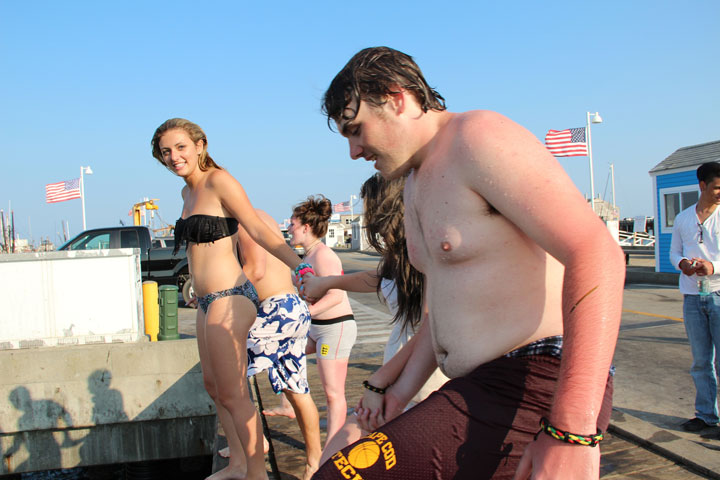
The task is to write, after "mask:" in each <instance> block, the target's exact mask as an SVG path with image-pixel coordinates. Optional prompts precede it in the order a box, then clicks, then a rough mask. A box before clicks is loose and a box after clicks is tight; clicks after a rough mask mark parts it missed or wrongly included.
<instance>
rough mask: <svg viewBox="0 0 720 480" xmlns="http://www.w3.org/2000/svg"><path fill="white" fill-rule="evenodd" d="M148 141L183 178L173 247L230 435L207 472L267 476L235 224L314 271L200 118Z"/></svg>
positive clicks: (253, 307)
mask: <svg viewBox="0 0 720 480" xmlns="http://www.w3.org/2000/svg"><path fill="white" fill-rule="evenodd" d="M151 145H152V154H153V157H155V158H156V159H157V160H158V161H159V162H160V163H161V164H162V165H164V166H165V167H167V168H168V169H169V170H170V171H172V172H173V173H174V174H175V175H177V176H178V177H180V178H182V179H183V181H184V182H185V186H184V187H183V189H182V198H183V209H182V215H181V217H180V218H179V219H178V221H177V223H176V225H175V248H176V250H177V249H179V248H180V247H181V244H183V243H185V244H186V245H187V246H186V249H187V257H188V262H189V264H190V275H191V281H192V282H193V283H192V285H193V289H194V290H195V294H196V295H197V297H198V305H199V307H200V308H198V311H197V341H198V350H199V353H200V363H201V366H202V370H203V379H204V382H205V388H206V389H207V391H208V393H209V394H210V396H211V397H212V399H213V401H214V402H215V406H216V408H217V414H218V418H219V419H220V423H221V424H222V427H223V429H224V430H225V433H226V434H227V438H228V441H233V443H234V444H230V452H231V458H230V462H229V465H228V467H226V468H225V469H223V470H221V471H219V472H217V473H216V474H214V475H212V477H210V478H212V479H213V480H220V479H233V478H238V479H239V478H246V479H267V473H266V471H265V458H264V454H263V435H262V426H261V424H260V421H259V417H258V414H257V412H256V411H255V408H254V406H253V404H252V402H251V400H250V396H249V391H248V383H247V379H246V376H245V374H246V371H247V350H246V341H247V336H248V331H249V329H250V327H251V326H252V324H253V322H254V321H255V317H256V314H257V307H258V305H259V303H258V297H257V293H256V291H255V287H253V285H252V283H250V281H249V280H248V279H247V277H246V276H245V274H244V273H243V270H242V268H241V266H240V263H239V262H238V258H237V248H236V244H237V231H238V224H240V225H241V226H242V227H243V228H244V229H245V231H247V232H248V234H249V235H250V236H251V237H252V238H253V240H255V241H256V242H257V243H258V244H260V245H261V246H262V247H263V248H265V249H266V250H268V251H269V252H270V253H272V254H273V255H275V256H276V257H277V258H279V259H280V260H282V261H283V262H284V263H285V264H286V265H288V266H289V267H290V268H291V269H293V270H295V272H296V275H297V274H298V273H301V272H302V273H312V268H311V267H309V265H306V264H304V263H302V260H301V259H300V258H299V257H298V256H297V255H295V253H294V252H293V251H292V249H291V248H290V247H289V246H288V245H287V244H286V243H285V242H284V241H283V239H282V238H280V237H279V236H277V235H275V233H274V232H273V231H272V230H271V229H270V228H269V227H268V226H267V225H266V224H265V223H264V222H263V221H262V220H261V219H260V218H259V217H258V215H257V213H256V212H255V210H254V209H253V207H252V205H251V204H250V200H249V199H248V197H247V195H246V194H245V190H244V189H243V187H242V186H241V185H240V183H238V181H237V180H235V179H234V178H233V177H232V176H231V175H230V174H229V173H228V172H227V171H226V170H224V169H222V168H221V167H219V166H218V165H217V164H216V163H215V162H214V161H213V159H212V158H211V157H210V155H208V151H207V145H208V141H207V136H206V135H205V132H203V131H202V129H201V128H200V127H199V126H198V125H196V124H194V123H192V122H190V121H188V120H185V119H181V118H173V119H170V120H167V121H166V122H165V123H163V124H162V125H160V126H159V127H158V128H157V130H156V131H155V134H154V135H153V138H152V141H151ZM238 443H239V444H238ZM240 452H242V453H244V455H241V454H240Z"/></svg>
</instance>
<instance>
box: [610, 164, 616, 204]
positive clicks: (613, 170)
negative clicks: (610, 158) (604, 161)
mask: <svg viewBox="0 0 720 480" xmlns="http://www.w3.org/2000/svg"><path fill="white" fill-rule="evenodd" d="M610 178H611V179H612V199H613V208H614V207H615V164H613V163H611V164H610Z"/></svg>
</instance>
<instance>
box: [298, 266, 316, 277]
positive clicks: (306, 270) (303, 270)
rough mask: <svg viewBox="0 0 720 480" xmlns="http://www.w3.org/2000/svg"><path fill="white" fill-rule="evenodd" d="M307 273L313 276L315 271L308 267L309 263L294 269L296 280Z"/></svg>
mask: <svg viewBox="0 0 720 480" xmlns="http://www.w3.org/2000/svg"><path fill="white" fill-rule="evenodd" d="M307 273H312V274H313V275H315V270H313V268H312V265H310V264H309V263H305V262H303V263H301V264H300V265H298V266H297V267H295V276H296V277H297V278H298V279H301V278H302V277H303V276H305V274H307Z"/></svg>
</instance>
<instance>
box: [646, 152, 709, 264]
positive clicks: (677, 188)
mask: <svg viewBox="0 0 720 480" xmlns="http://www.w3.org/2000/svg"><path fill="white" fill-rule="evenodd" d="M706 162H720V140H718V141H715V142H708V143H701V144H699V145H691V146H689V147H682V148H678V149H677V150H675V152H674V153H673V154H672V155H670V156H669V157H667V158H666V159H665V160H663V161H662V162H660V163H658V164H657V165H655V167H653V168H652V170H650V172H649V173H650V177H652V182H653V192H655V199H654V201H653V207H654V210H655V271H657V272H667V273H678V270H677V269H676V268H675V267H674V266H673V265H671V264H670V241H671V239H672V228H673V224H674V222H675V216H676V215H677V214H678V213H680V212H681V211H683V210H685V209H686V208H688V207H690V206H691V205H694V204H695V203H697V201H698V197H699V196H700V188H699V186H698V181H697V177H696V176H695V171H696V170H697V168H698V167H699V166H700V165H701V164H703V163H706Z"/></svg>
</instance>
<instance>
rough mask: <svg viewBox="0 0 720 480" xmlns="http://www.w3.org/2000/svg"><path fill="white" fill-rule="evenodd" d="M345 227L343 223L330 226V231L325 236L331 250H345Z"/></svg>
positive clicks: (326, 243)
mask: <svg viewBox="0 0 720 480" xmlns="http://www.w3.org/2000/svg"><path fill="white" fill-rule="evenodd" d="M345 227H346V225H345V224H343V223H330V224H328V231H327V233H326V234H325V239H324V242H325V245H327V246H328V247H330V248H345Z"/></svg>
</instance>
